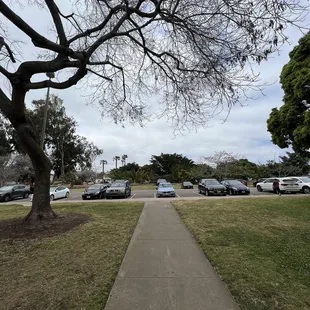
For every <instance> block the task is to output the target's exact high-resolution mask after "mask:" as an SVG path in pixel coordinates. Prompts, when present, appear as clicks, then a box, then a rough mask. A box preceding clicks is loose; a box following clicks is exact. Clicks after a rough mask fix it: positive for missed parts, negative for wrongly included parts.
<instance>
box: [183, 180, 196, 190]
mask: <svg viewBox="0 0 310 310" xmlns="http://www.w3.org/2000/svg"><path fill="white" fill-rule="evenodd" d="M182 188H183V189H187V188H188V189H193V188H194V185H193V183H192V182H188V181H185V182H183V183H182Z"/></svg>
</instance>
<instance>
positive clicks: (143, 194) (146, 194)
mask: <svg viewBox="0 0 310 310" xmlns="http://www.w3.org/2000/svg"><path fill="white" fill-rule="evenodd" d="M250 195H252V196H259V195H274V194H273V193H268V192H258V191H257V189H256V188H251V194H250ZM176 196H177V198H182V197H184V198H189V197H199V196H203V197H205V195H201V194H199V193H198V190H197V189H196V188H195V189H176ZM211 197H212V196H211ZM146 198H156V194H155V191H154V190H147V189H143V190H132V193H131V197H128V198H127V199H146ZM81 199H82V192H77V191H71V193H70V198H69V199H68V200H72V201H76V200H81ZM160 199H162V198H160Z"/></svg>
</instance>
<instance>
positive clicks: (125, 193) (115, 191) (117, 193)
mask: <svg viewBox="0 0 310 310" xmlns="http://www.w3.org/2000/svg"><path fill="white" fill-rule="evenodd" d="M129 196H131V186H130V184H129V181H127V180H123V181H122V182H114V183H112V184H111V186H110V187H109V188H107V189H106V192H105V197H106V198H107V199H109V198H113V197H119V198H127V197H129Z"/></svg>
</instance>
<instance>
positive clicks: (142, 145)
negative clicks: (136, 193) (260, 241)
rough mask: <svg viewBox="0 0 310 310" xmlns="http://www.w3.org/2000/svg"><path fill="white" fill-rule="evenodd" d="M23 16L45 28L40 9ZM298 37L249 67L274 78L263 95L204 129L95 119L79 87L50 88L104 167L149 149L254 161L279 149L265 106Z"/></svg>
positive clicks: (139, 157) (139, 158) (275, 94)
mask: <svg viewBox="0 0 310 310" xmlns="http://www.w3.org/2000/svg"><path fill="white" fill-rule="evenodd" d="M28 10H29V9H28ZM25 15H27V14H25ZM32 15H33V14H32ZM28 20H29V21H30V23H31V24H32V25H34V26H35V25H39V27H37V28H38V29H40V31H41V32H42V33H46V31H47V29H48V28H47V26H46V25H45V23H44V20H45V15H44V13H42V12H41V13H40V14H39V15H37V16H36V18H35V19H33V18H30V15H28ZM42 25H45V26H44V27H45V28H42ZM11 33H12V34H13V36H15V38H18V36H19V35H20V32H19V31H18V30H16V29H11ZM49 35H50V33H49ZM301 36H302V34H301V33H300V32H299V31H297V30H291V31H290V38H292V39H291V41H292V45H286V46H284V47H283V48H282V50H281V52H280V55H273V56H272V58H270V59H269V61H268V62H267V63H262V64H261V65H260V66H255V68H256V70H258V71H259V72H260V73H261V78H262V80H263V81H266V82H268V83H274V84H272V85H271V86H269V87H267V88H266V89H265V96H264V95H260V96H259V94H256V96H259V98H258V99H256V100H246V101H244V104H245V106H244V107H240V106H236V107H233V109H232V111H231V113H230V115H229V117H228V119H227V120H226V122H225V123H223V122H222V119H224V118H225V113H223V114H222V115H220V116H217V117H216V118H214V119H212V120H210V121H209V122H208V127H207V128H204V129H199V130H198V131H197V132H189V133H186V134H184V135H179V136H177V137H174V135H173V129H172V128H171V124H170V123H169V122H167V121H166V120H164V119H160V120H158V119H154V120H152V122H149V123H148V124H147V125H146V126H145V127H144V128H141V127H139V126H138V125H136V126H132V125H129V124H126V127H125V128H123V127H121V126H120V125H115V124H114V123H113V122H112V121H111V120H106V119H104V120H103V119H101V112H100V110H99V109H98V107H96V106H93V105H86V102H87V98H85V97H84V96H83V94H85V89H84V90H83V89H81V88H79V87H75V88H71V89H68V90H64V91H52V92H53V93H55V94H58V95H59V96H60V97H61V98H63V99H64V103H65V106H66V108H67V112H68V114H69V115H70V116H73V117H74V118H75V119H76V120H77V122H78V133H79V134H81V135H84V136H85V137H87V139H88V140H90V141H92V142H94V143H95V144H96V145H97V146H98V147H100V148H102V149H103V150H104V154H103V155H102V156H101V157H100V158H98V159H97V162H96V163H97V165H98V166H99V160H100V159H106V160H107V161H108V165H107V169H111V168H113V167H114V163H113V160H112V158H113V156H115V155H122V154H127V155H128V160H127V161H128V162H131V161H135V162H137V163H139V164H146V163H148V161H149V159H150V156H151V155H152V154H159V153H161V152H163V153H174V152H176V153H182V154H183V155H186V156H188V157H190V158H191V159H193V160H198V159H199V157H200V156H210V155H212V154H213V153H214V152H215V151H220V150H226V151H229V152H234V153H238V154H241V155H244V156H245V157H247V158H249V159H250V160H253V161H255V162H258V161H260V162H264V161H266V160H268V159H273V158H274V156H276V157H277V156H278V155H280V154H282V153H284V151H285V150H281V149H279V148H278V147H276V146H274V145H273V144H272V143H271V142H270V139H271V138H270V134H269V133H268V132H267V128H266V120H267V118H268V115H269V113H270V111H271V109H272V108H273V107H276V106H280V105H281V102H282V101H281V100H282V96H283V93H282V90H281V87H280V85H279V81H278V80H279V75H280V73H281V70H282V67H283V65H284V64H286V63H287V61H288V53H289V52H290V51H291V49H292V48H293V46H294V45H295V44H296V43H297V40H298V39H299V38H300V37H301ZM24 54H25V55H30V54H31V55H33V58H35V56H34V53H33V50H31V51H26V50H25V51H24ZM1 81H2V80H0V83H1ZM45 93H46V90H40V91H31V92H30V93H29V94H28V95H27V102H28V104H29V103H30V102H31V101H32V100H33V99H39V98H43V97H45ZM153 101H155V98H154V100H153ZM154 104H156V103H154ZM152 109H154V106H152Z"/></svg>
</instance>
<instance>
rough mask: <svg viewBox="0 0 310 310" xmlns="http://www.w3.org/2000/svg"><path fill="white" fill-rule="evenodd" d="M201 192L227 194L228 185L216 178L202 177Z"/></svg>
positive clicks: (199, 185)
mask: <svg viewBox="0 0 310 310" xmlns="http://www.w3.org/2000/svg"><path fill="white" fill-rule="evenodd" d="M198 191H199V194H205V195H206V196H210V195H222V196H226V187H225V186H224V185H222V184H221V183H220V182H219V181H218V180H216V179H202V180H201V181H200V182H199V184H198Z"/></svg>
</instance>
